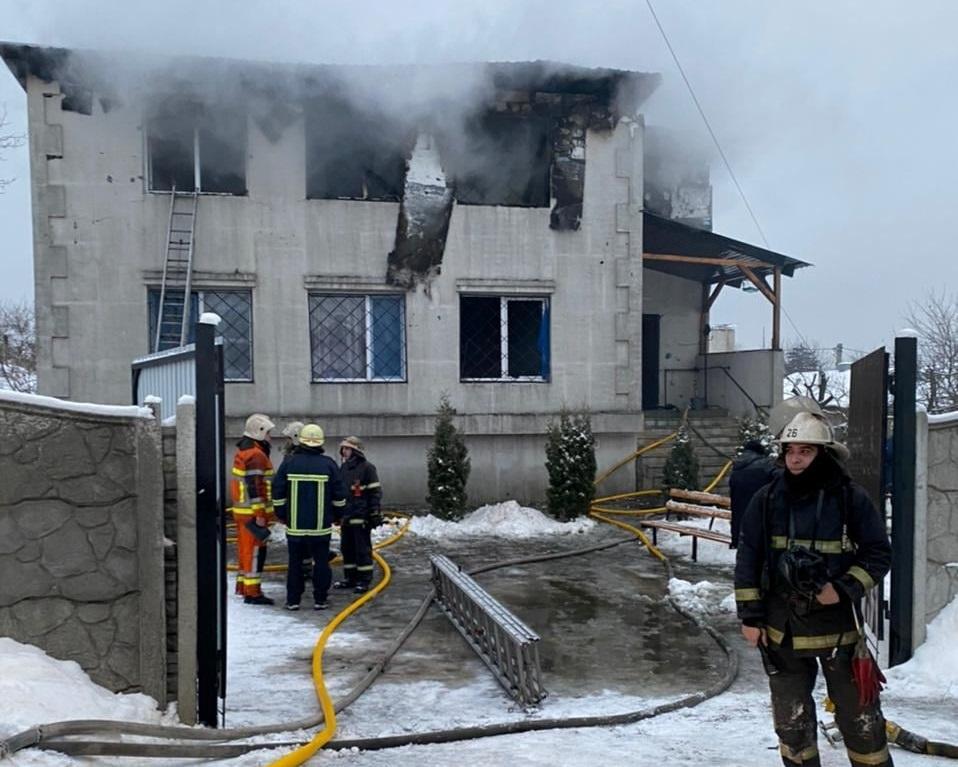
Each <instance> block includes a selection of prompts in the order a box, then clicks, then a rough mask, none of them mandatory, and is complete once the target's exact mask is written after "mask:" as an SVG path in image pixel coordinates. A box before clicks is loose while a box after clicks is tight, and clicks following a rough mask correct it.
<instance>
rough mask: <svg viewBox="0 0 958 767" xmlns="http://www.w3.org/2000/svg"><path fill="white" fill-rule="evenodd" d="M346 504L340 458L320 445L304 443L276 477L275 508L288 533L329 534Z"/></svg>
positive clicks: (274, 484)
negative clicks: (325, 450) (335, 458)
mask: <svg viewBox="0 0 958 767" xmlns="http://www.w3.org/2000/svg"><path fill="white" fill-rule="evenodd" d="M345 506H346V488H345V486H344V485H343V480H342V476H341V475H340V472H339V467H338V466H337V465H336V462H335V461H334V460H333V459H332V458H330V457H329V456H327V455H325V454H324V453H323V449H322V448H319V447H308V446H306V445H300V446H299V447H297V448H296V450H294V451H293V454H292V455H291V456H289V457H288V458H287V459H286V460H285V461H283V464H282V466H280V467H279V471H277V472H276V478H275V479H274V480H273V508H274V510H275V512H276V516H277V517H279V519H280V520H281V521H282V522H283V523H284V524H285V525H286V528H287V529H286V535H291V536H302V535H329V534H330V533H331V532H332V523H333V515H334V514H335V513H337V512H338V511H339V510H341V509H343V508H344V507H345Z"/></svg>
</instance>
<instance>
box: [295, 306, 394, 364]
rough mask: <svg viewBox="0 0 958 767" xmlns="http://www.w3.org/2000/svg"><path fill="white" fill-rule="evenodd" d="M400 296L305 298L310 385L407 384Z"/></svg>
mask: <svg viewBox="0 0 958 767" xmlns="http://www.w3.org/2000/svg"><path fill="white" fill-rule="evenodd" d="M405 315H406V309H405V304H404V301H403V296H401V295H355V294H353V295H344V294H342V293H333V294H322V293H315V294H310V296H309V338H310V344H311V347H312V364H313V380H314V381H405V380H406V316H405Z"/></svg>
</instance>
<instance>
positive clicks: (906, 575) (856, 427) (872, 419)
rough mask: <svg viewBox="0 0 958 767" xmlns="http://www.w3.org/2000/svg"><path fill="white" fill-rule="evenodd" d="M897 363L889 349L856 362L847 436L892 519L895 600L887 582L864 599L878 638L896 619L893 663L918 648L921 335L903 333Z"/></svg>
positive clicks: (872, 493) (870, 489)
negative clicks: (915, 625)
mask: <svg viewBox="0 0 958 767" xmlns="http://www.w3.org/2000/svg"><path fill="white" fill-rule="evenodd" d="M894 362H895V369H894V374H893V375H892V376H890V375H889V357H888V354H887V353H886V351H885V348H884V347H882V348H880V349H876V350H875V351H874V352H872V353H871V354H869V355H867V356H866V357H863V358H862V359H860V360H858V362H856V363H854V364H853V365H852V380H851V393H850V395H851V396H850V403H849V411H848V437H847V441H848V447H849V448H850V450H851V458H850V459H849V469H850V471H851V474H852V476H853V477H854V478H855V480H856V482H858V483H859V484H860V485H862V486H863V487H864V488H865V491H866V492H867V493H868V495H869V497H870V498H871V499H872V501H873V502H874V504H875V506H876V507H877V508H878V509H879V510H880V511H881V512H882V514H883V516H884V518H885V521H886V524H887V523H888V522H890V523H891V542H892V567H891V578H890V580H891V592H890V598H889V599H888V601H887V602H886V601H885V588H884V584H883V583H879V584H877V585H876V587H875V588H874V589H872V590H871V591H870V592H869V594H868V595H867V597H866V599H865V601H864V604H863V608H864V617H865V621H866V624H867V627H868V629H869V633H870V634H871V635H872V638H873V639H875V640H882V639H885V618H886V617H887V619H888V637H887V639H888V664H889V665H890V666H895V665H897V664H899V663H904V662H905V661H906V660H908V659H909V658H910V657H911V655H912V652H913V647H912V645H913V636H912V635H913V620H914V618H913V613H914V609H915V598H914V596H915V595H914V590H915V439H916V416H915V404H916V401H915V395H916V388H917V387H916V384H917V371H918V343H917V339H916V338H914V337H912V336H910V335H902V336H900V337H898V338H896V339H895V356H894ZM890 395H891V397H892V399H893V402H894V409H893V413H892V416H893V417H892V423H893V429H892V439H891V441H889V440H888V401H889V396H890ZM889 473H890V474H891V476H888V475H889Z"/></svg>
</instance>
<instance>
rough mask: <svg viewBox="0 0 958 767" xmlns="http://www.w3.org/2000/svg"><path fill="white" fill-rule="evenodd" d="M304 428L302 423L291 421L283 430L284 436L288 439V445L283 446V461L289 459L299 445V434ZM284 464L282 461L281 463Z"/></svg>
mask: <svg viewBox="0 0 958 767" xmlns="http://www.w3.org/2000/svg"><path fill="white" fill-rule="evenodd" d="M302 428H303V422H302V421H290V422H289V423H288V424H286V428H285V429H283V436H284V437H286V444H285V445H283V461H285V460H286V459H287V458H289V457H290V456H291V455H292V454H293V451H294V450H295V449H296V446H297V445H299V432H300V430H301V429H302ZM280 463H282V461H281V462H280Z"/></svg>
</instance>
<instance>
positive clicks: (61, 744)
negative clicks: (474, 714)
mask: <svg viewBox="0 0 958 767" xmlns="http://www.w3.org/2000/svg"><path fill="white" fill-rule="evenodd" d="M631 542H636V539H635V538H632V537H629V538H622V539H617V540H614V541H611V542H605V543H601V544H597V545H595V546H589V547H587V548H583V549H576V550H575V551H570V552H559V553H554V554H544V555H539V556H535V557H524V558H519V559H510V560H504V561H501V562H496V563H493V564H490V565H485V566H483V567H479V568H476V569H474V570H471V571H470V574H471V575H477V574H479V573H483V572H489V571H491V570H497V569H500V568H504V567H512V566H516V565H523V564H533V563H537V562H545V561H549V560H555V559H564V558H567V557H573V556H582V555H584V554H590V553H593V552H595V551H601V550H603V549H608V548H612V547H614V546H619V545H622V544H624V543H631ZM665 566H666V569H667V573H668V575H669V577H671V574H672V568H671V565H670V563H669V562H668V561H667V560H666V562H665ZM434 595H435V592H434V591H433V590H430V592H429V594H427V596H426V597H425V598H424V599H423V602H422V604H421V605H420V606H419V609H418V610H417V611H416V613H415V615H414V616H413V617H412V619H411V620H410V621H409V623H408V624H407V625H406V627H405V628H404V629H403V630H402V632H401V633H400V634H399V636H397V637H396V639H395V640H394V641H393V642H392V644H391V645H390V646H389V647H388V648H387V650H386V652H385V653H384V655H383V657H382V658H381V659H380V660H379V661H377V662H376V663H375V664H373V666H372V667H371V668H370V669H369V671H368V672H367V674H366V676H365V677H363V679H362V680H361V681H360V683H359V684H358V685H357V686H356V687H355V688H354V689H353V690H352V691H350V693H349V694H348V695H347V696H345V697H344V698H342V699H341V700H340V701H338V702H337V703H336V705H335V709H336V711H337V712H339V711H342V710H343V709H345V708H346V707H347V706H349V705H351V704H352V703H353V702H354V701H355V700H356V699H357V698H359V697H360V696H361V695H362V694H363V693H364V692H365V691H366V690H367V689H368V688H369V687H370V686H371V685H372V684H373V682H374V681H375V680H376V679H377V678H378V677H379V676H380V675H381V674H382V673H383V672H384V671H385V670H386V667H387V665H388V663H389V661H390V660H391V659H392V657H393V656H394V655H395V654H396V653H397V652H398V651H399V649H400V647H401V646H402V645H403V643H404V642H405V641H406V639H408V637H409V636H410V635H411V634H412V632H413V631H414V630H415V629H416V627H417V626H418V625H419V623H420V622H421V621H422V619H423V617H425V614H426V611H427V610H428V608H429V605H430V603H431V602H432V599H433V597H434ZM668 601H669V603H670V604H671V606H672V607H673V609H675V610H676V612H678V613H679V614H680V615H682V616H683V617H685V618H687V619H688V620H690V621H691V622H693V623H694V624H695V625H697V626H698V627H699V628H701V629H702V630H703V631H705V632H706V633H707V634H708V635H709V636H710V637H711V638H712V639H713V640H714V641H715V642H716V643H717V644H718V646H719V647H720V649H721V650H722V651H723V653H724V654H725V656H726V659H727V661H728V665H727V667H726V670H725V673H724V674H723V676H722V678H721V679H719V680H718V681H716V682H715V683H713V684H712V685H710V686H709V687H708V688H706V689H705V690H702V691H699V692H695V693H693V694H691V695H687V696H684V697H682V698H679V699H677V700H675V701H671V702H668V703H664V704H661V705H658V706H654V707H650V708H643V709H639V710H636V711H629V712H624V713H621V714H613V715H608V716H585V717H566V718H556V719H533V720H524V721H515V722H503V723H497V724H490V725H481V726H475V727H461V728H453V729H448V730H434V731H430V732H424V733H408V734H403V735H393V736H385V737H379V738H357V739H350V740H334V741H331V742H330V743H328V744H327V745H326V746H325V748H327V749H344V748H361V749H364V750H375V749H385V748H395V747H398V746H404V745H419V744H429V743H449V742H454V741H459V740H469V739H475V738H484V737H491V736H495V735H506V734H514V733H521V732H534V731H540V730H548V729H569V728H576V727H600V726H612V725H621V724H629V723H632V722H637V721H640V720H642V719H648V718H651V717H654V716H658V715H660V714H665V713H669V712H671V711H676V710H678V709H681V708H688V707H691V706H696V705H698V704H699V703H702V702H703V701H705V700H708V699H709V698H711V697H714V696H716V695H718V694H719V693H721V692H723V691H725V690H726V689H728V687H729V686H730V685H731V684H732V682H733V681H734V680H735V677H736V676H737V674H738V656H737V655H736V653H735V651H734V650H733V649H732V648H731V646H730V645H729V644H728V642H727V640H726V639H725V638H724V637H723V636H722V635H721V634H719V633H718V632H717V631H715V630H714V629H713V628H711V627H710V626H709V625H707V624H706V623H705V622H704V621H702V620H701V619H699V618H698V617H697V616H695V615H693V614H691V613H689V612H688V611H686V610H684V609H682V608H681V607H680V606H679V605H678V604H677V603H676V602H675V601H674V600H673V599H672V598H671V597H668ZM322 721H323V717H322V715H321V714H319V715H317V716H315V717H312V718H310V719H307V720H302V721H299V722H284V723H281V724H272V725H258V726H253V727H242V728H232V729H220V730H203V729H192V728H184V727H170V726H163V725H151V724H144V723H134V722H116V721H110V720H75V721H67V722H55V723H52V724H46V725H40V726H38V727H34V728H31V729H29V730H26V731H24V732H22V733H18V734H16V735H13V736H11V737H10V738H8V739H7V740H5V741H3V742H0V758H2V757H3V756H6V755H9V754H13V753H15V752H17V751H19V750H21V749H23V748H27V747H30V746H41V747H43V748H47V749H50V750H55V751H60V752H62V753H64V754H69V755H72V756H95V755H113V756H140V757H165V758H217V759H223V758H229V757H232V756H239V755H242V754H245V753H248V752H250V751H258V750H261V749H267V748H284V747H285V748H291V747H295V746H298V745H301V743H302V741H301V740H296V741H284V742H280V741H275V742H269V741H265V742H264V741H258V742H255V743H224V742H223V741H232V740H240V739H244V738H250V737H255V736H257V735H264V734H268V733H269V734H271V733H288V732H293V731H295V730H300V729H304V730H305V729H311V728H313V727H316V726H318V725H319V724H321V723H322ZM97 734H99V735H138V736H144V737H151V738H163V739H168V740H169V739H175V740H179V741H185V740H204V741H219V742H215V743H213V742H211V743H182V742H180V743H128V742H118V741H112V740H89V739H83V740H72V739H65V738H66V737H67V736H75V735H97Z"/></svg>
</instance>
